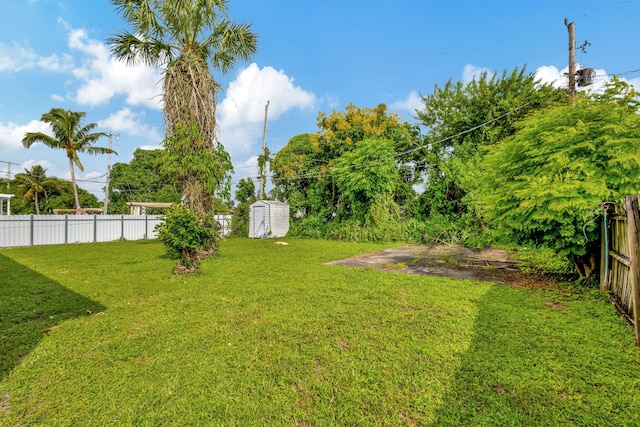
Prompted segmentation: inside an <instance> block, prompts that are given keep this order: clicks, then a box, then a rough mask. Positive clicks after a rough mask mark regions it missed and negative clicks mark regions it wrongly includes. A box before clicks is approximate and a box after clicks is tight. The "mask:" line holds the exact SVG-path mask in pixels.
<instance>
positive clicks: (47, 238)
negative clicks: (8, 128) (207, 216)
mask: <svg viewBox="0 0 640 427" xmlns="http://www.w3.org/2000/svg"><path fill="white" fill-rule="evenodd" d="M231 217H232V216H231V215H216V221H218V222H219V223H220V225H221V227H222V230H221V234H222V235H225V236H226V235H228V234H229V233H230V231H231ZM163 221H164V219H163V217H162V216H159V215H10V216H9V215H7V216H0V247H15V246H36V245H58V244H67V243H90V242H112V241H114V240H121V239H122V240H141V239H154V238H156V237H157V233H156V232H155V227H156V225H158V224H160V223H162V222H163Z"/></svg>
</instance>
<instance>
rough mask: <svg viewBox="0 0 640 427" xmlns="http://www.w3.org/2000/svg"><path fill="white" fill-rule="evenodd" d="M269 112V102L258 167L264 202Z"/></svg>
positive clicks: (259, 196)
mask: <svg viewBox="0 0 640 427" xmlns="http://www.w3.org/2000/svg"><path fill="white" fill-rule="evenodd" d="M268 112H269V101H267V104H266V105H265V106H264V128H263V130H262V162H264V163H263V164H262V166H261V167H260V161H258V166H259V167H260V192H259V193H258V198H259V199H260V200H262V199H263V198H264V185H265V181H266V180H267V178H266V176H265V175H266V173H265V170H264V169H265V167H266V166H267V114H268Z"/></svg>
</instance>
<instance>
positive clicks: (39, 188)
mask: <svg viewBox="0 0 640 427" xmlns="http://www.w3.org/2000/svg"><path fill="white" fill-rule="evenodd" d="M46 172H47V170H46V169H44V168H43V167H42V166H40V165H33V166H31V170H27V169H25V170H24V173H19V174H16V177H15V181H16V183H17V184H18V191H20V192H21V193H23V200H24V201H25V202H28V201H31V200H32V201H33V202H34V204H35V206H36V215H40V195H41V194H42V195H43V196H44V197H45V199H47V198H48V197H49V192H48V191H47V188H52V187H53V188H55V189H57V190H59V186H58V184H57V180H55V179H50V178H49V179H47V174H46Z"/></svg>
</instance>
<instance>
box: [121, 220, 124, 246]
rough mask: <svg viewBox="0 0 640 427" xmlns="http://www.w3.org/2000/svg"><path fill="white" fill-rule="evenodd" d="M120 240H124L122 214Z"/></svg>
mask: <svg viewBox="0 0 640 427" xmlns="http://www.w3.org/2000/svg"><path fill="white" fill-rule="evenodd" d="M120 240H124V215H120Z"/></svg>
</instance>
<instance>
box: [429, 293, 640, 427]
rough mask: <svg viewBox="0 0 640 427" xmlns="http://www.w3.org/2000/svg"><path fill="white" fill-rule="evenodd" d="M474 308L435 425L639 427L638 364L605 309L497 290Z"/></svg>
mask: <svg viewBox="0 0 640 427" xmlns="http://www.w3.org/2000/svg"><path fill="white" fill-rule="evenodd" d="M563 301H564V302H563ZM478 308H479V311H478V315H477V317H476V322H475V325H474V330H473V338H472V342H471V344H470V346H469V348H468V350H467V351H466V353H465V354H464V356H462V359H461V363H460V367H459V368H458V371H457V372H456V374H455V375H454V376H453V377H452V380H451V382H450V384H449V385H448V391H447V393H446V394H445V396H444V397H443V403H442V406H441V408H440V410H439V411H438V412H437V414H436V418H435V419H436V421H435V423H434V425H437V426H462V425H482V426H521V425H532V426H550V425H581V426H586V425H593V426H598V425H636V424H635V422H637V421H638V418H639V417H638V414H635V415H632V414H633V413H632V412H629V408H633V407H634V406H635V407H637V402H638V400H640V399H638V398H636V397H633V393H632V392H631V390H633V389H634V385H635V387H637V384H635V383H634V380H633V379H634V378H637V374H638V371H639V369H638V366H639V363H638V360H639V358H638V357H637V355H636V354H635V352H630V351H629V348H630V346H631V345H632V344H630V342H631V340H630V339H626V338H625V335H628V334H629V331H627V330H626V329H628V328H626V326H625V325H623V324H622V322H616V321H617V320H618V319H616V318H615V317H613V316H611V315H610V314H608V311H609V308H610V307H608V306H607V304H605V303H602V302H601V301H594V300H589V299H588V298H587V297H585V299H584V300H583V301H578V302H576V303H575V304H572V303H571V302H568V301H566V300H563V298H562V297H558V294H554V293H550V292H549V293H545V292H544V291H540V292H538V291H535V292H534V291H528V290H522V291H514V290H513V289H509V288H508V287H505V286H499V285H495V286H493V287H492V288H491V289H490V290H489V292H487V293H486V294H485V295H484V296H483V298H482V299H481V301H479V303H478ZM605 360H606V361H607V363H603V361H605ZM615 365H617V367H614V366H615ZM622 372H624V373H623V374H619V373H622ZM627 374H628V375H627ZM627 377H629V378H630V380H628V379H627ZM611 408H615V410H611ZM625 413H626V417H627V418H625V415H624V414H625ZM629 417H631V418H633V421H632V422H631V424H627V422H628V421H630V418H629Z"/></svg>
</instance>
